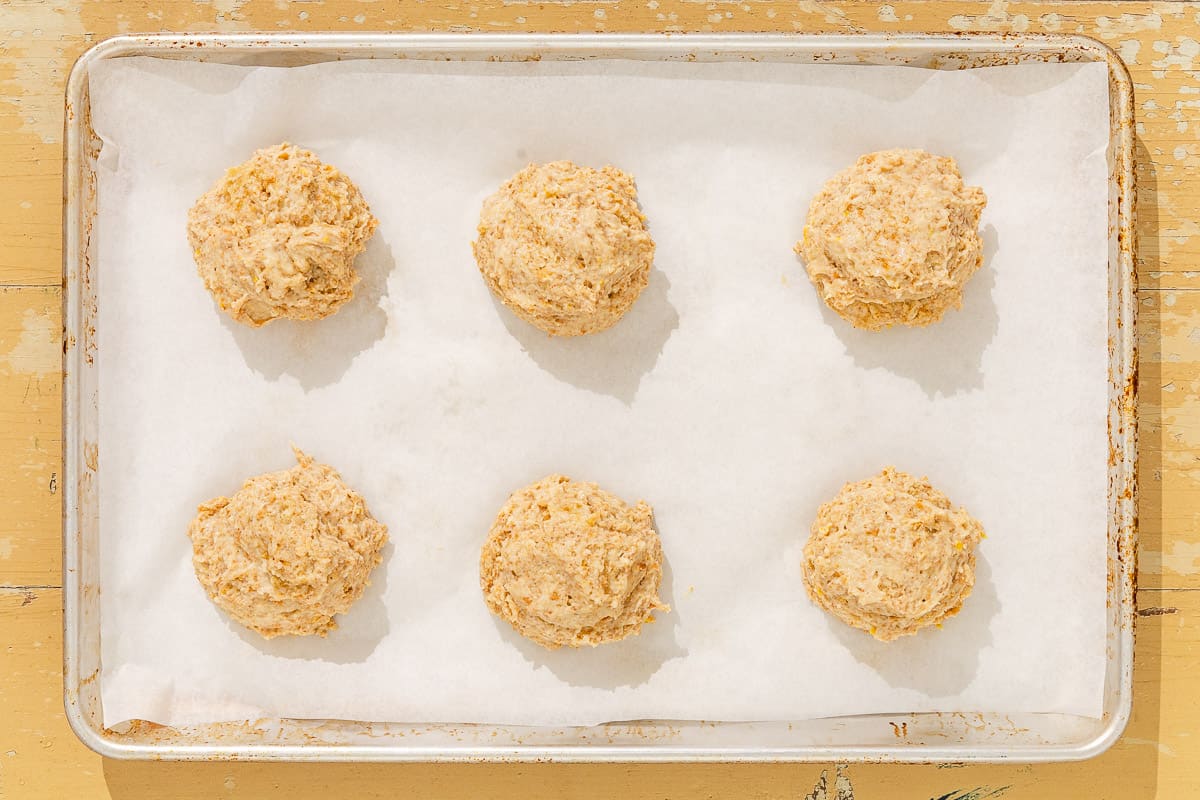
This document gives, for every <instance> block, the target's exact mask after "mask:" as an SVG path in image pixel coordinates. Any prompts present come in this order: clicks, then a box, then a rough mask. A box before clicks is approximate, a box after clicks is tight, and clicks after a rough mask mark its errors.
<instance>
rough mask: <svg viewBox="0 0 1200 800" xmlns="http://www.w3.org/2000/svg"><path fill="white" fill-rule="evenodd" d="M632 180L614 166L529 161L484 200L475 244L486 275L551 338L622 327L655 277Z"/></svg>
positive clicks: (510, 304)
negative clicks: (651, 277)
mask: <svg viewBox="0 0 1200 800" xmlns="http://www.w3.org/2000/svg"><path fill="white" fill-rule="evenodd" d="M645 219H646V218H645V217H644V216H642V212H641V211H640V210H639V209H638V204H637V189H636V188H635V187H634V184H633V178H631V177H630V176H629V175H626V174H625V173H624V172H622V171H621V170H619V169H617V168H616V167H604V168H602V169H592V168H590V167H579V166H576V165H575V164H572V163H571V162H570V161H555V162H553V163H550V164H541V165H537V164H530V165H529V166H528V167H526V168H525V169H523V170H521V171H520V172H518V173H517V174H516V175H515V176H513V178H512V179H511V180H509V181H508V183H506V184H504V185H503V186H501V187H500V189H499V190H498V191H497V192H496V193H495V194H493V195H492V196H491V197H489V198H488V199H487V200H485V201H484V202H483V211H482V213H481V214H480V215H479V239H478V241H476V242H474V243H473V244H472V248H473V249H474V251H475V260H476V262H478V264H479V271H480V272H481V273H482V274H483V279H484V280H485V281H487V285H488V287H489V288H491V290H492V292H493V293H494V294H495V295H496V297H498V298H500V300H501V301H502V302H503V303H504V305H506V306H508V307H509V308H510V309H512V311H513V313H515V314H516V315H517V316H518V317H520V318H521V319H523V320H525V321H526V322H528V323H530V324H531V325H535V326H537V327H538V328H541V329H542V330H543V331H545V332H546V333H549V334H550V335H552V336H580V335H583V334H586V333H596V332H598V331H602V330H605V329H607V328H610V327H612V326H613V325H615V324H616V322H617V320H619V319H620V318H621V315H622V314H624V313H625V312H626V311H628V310H629V307H630V306H632V305H633V301H634V300H637V298H638V295H639V294H641V292H642V289H644V288H645V287H646V281H647V280H648V279H649V276H650V267H651V265H652V263H653V261H654V240H653V239H651V238H650V234H649V233H647V232H646V226H645Z"/></svg>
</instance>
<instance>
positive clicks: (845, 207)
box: [795, 150, 987, 330]
mask: <svg viewBox="0 0 1200 800" xmlns="http://www.w3.org/2000/svg"><path fill="white" fill-rule="evenodd" d="M985 205H987V197H986V196H985V195H984V193H983V190H982V189H980V188H979V187H978V186H964V185H963V181H962V175H961V174H959V171H958V165H957V164H956V163H955V161H954V159H952V158H946V157H943V156H935V155H930V154H929V153H926V152H924V151H922V150H883V151H880V152H877V153H869V154H867V155H865V156H862V157H861V158H859V159H858V161H857V163H855V164H854V166H852V167H850V168H849V169H846V170H844V171H842V172H840V173H838V175H836V176H835V177H834V178H833V179H832V180H830V181H829V182H828V183H826V184H825V187H824V188H823V189H822V190H821V191H820V193H818V194H817V196H816V197H815V198H814V199H813V201H812V205H811V206H809V209H808V219H807V220H806V221H805V225H804V238H803V239H802V240H801V241H800V242H798V243H797V244H796V248H795V249H796V252H797V253H799V254H801V255H802V256H803V257H804V262H805V267H806V269H807V270H808V275H809V277H810V278H812V282H813V283H814V284H815V285H816V287H817V291H818V292H819V293H820V295H821V298H822V299H823V300H824V301H825V302H826V303H827V304H828V305H829V307H830V308H831V309H833V310H834V311H835V312H837V313H838V315H840V316H841V317H842V318H843V319H845V320H846V321H847V322H849V323H850V324H852V325H854V326H855V327H857V328H866V329H868V330H880V329H882V328H887V327H889V326H892V325H913V326H925V325H929V324H931V323H934V322H937V321H938V320H940V319H941V318H942V315H943V314H945V313H946V311H947V310H948V309H951V308H959V307H961V306H962V291H963V286H964V284H966V282H967V279H968V278H970V277H971V276H972V275H973V274H975V271H976V270H978V269H979V267H980V265H981V264H982V263H983V242H982V240H981V239H980V238H979V217H980V215H981V214H982V213H983V207H984V206H985Z"/></svg>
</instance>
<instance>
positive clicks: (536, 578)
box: [479, 475, 669, 649]
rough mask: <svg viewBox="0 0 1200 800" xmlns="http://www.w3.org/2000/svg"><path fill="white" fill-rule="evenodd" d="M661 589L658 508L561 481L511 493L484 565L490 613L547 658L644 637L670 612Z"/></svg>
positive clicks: (481, 579)
mask: <svg viewBox="0 0 1200 800" xmlns="http://www.w3.org/2000/svg"><path fill="white" fill-rule="evenodd" d="M661 581H662V545H661V543H660V542H659V539H658V533H657V532H656V531H655V530H654V524H653V520H652V512H651V510H650V506H648V505H646V503H645V502H638V504H637V505H635V506H629V505H627V504H626V503H625V502H624V501H622V500H621V499H620V498H618V497H616V496H615V495H612V494H610V493H608V492H606V491H604V490H603V489H601V488H600V487H599V486H597V485H596V484H594V483H582V482H579V481H573V480H571V479H570V478H566V477H564V476H562V475H551V476H549V477H547V478H544V479H542V480H540V481H538V482H537V483H533V484H530V485H529V486H526V487H525V488H523V489H519V490H518V491H516V492H513V493H512V495H511V496H510V497H509V498H508V502H507V503H506V504H505V505H504V508H502V509H501V510H500V513H499V514H498V515H497V516H496V521H495V522H494V523H493V524H492V529H491V532H490V534H489V535H488V538H487V542H486V543H485V544H484V545H483V551H482V553H481V555H480V559H479V583H480V587H481V588H482V589H483V598H484V601H485V602H486V603H487V606H488V608H489V609H491V611H492V613H493V614H496V615H497V616H498V617H500V618H502V619H504V620H506V621H507V622H508V623H509V624H510V625H512V626H513V628H515V629H516V631H517V632H518V633H520V634H521V635H522V636H525V637H527V638H528V639H531V640H532V641H534V642H537V643H538V644H540V645H541V646H542V647H546V648H549V649H556V648H558V647H560V646H562V645H568V646H570V647H579V646H581V645H592V646H595V645H598V644H602V643H604V642H615V641H617V640H619V639H624V638H626V637H627V636H633V635H634V634H636V633H638V632H639V631H640V630H641V627H642V624H643V623H645V622H650V621H653V617H652V613H653V612H654V611H655V610H661V611H668V610H669V609H668V607H667V606H666V604H664V603H663V602H662V601H661V600H660V599H659V597H658V588H659V584H660V583H661Z"/></svg>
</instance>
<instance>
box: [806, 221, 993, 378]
mask: <svg viewBox="0 0 1200 800" xmlns="http://www.w3.org/2000/svg"><path fill="white" fill-rule="evenodd" d="M982 238H983V266H982V267H980V268H979V271H978V272H976V273H975V274H974V275H972V276H971V278H970V280H968V281H967V285H966V286H965V287H964V288H963V304H962V308H960V309H957V310H955V309H951V310H949V311H947V312H946V314H945V316H943V317H942V319H941V321H939V322H935V323H933V324H932V325H930V326H928V327H925V328H910V327H908V326H905V325H896V326H894V327H891V328H887V329H885V330H882V331H867V330H861V329H859V328H855V327H854V326H852V325H851V324H850V323H849V322H846V321H845V320H844V319H842V318H841V317H839V316H838V315H837V313H835V312H834V311H833V310H831V309H830V308H829V306H827V305H825V303H824V301H822V302H821V314H822V315H823V316H824V317H825V321H826V322H827V323H828V324H829V326H830V327H831V328H832V329H833V330H834V332H835V333H836V334H837V336H838V338H839V339H841V340H842V344H843V345H845V347H846V352H847V353H849V354H850V356H851V357H852V358H853V359H854V363H855V364H857V365H858V366H859V367H862V368H865V369H874V368H877V367H880V368H883V369H886V370H888V371H889V372H892V373H894V374H896V375H900V376H903V377H906V378H910V379H911V380H913V381H915V382H916V383H918V384H920V386H921V388H922V389H924V390H925V393H926V394H927V395H929V396H930V397H936V396H937V395H943V396H947V397H949V396H950V395H954V394H957V393H959V392H962V391H966V390H969V389H978V388H980V387H982V386H983V372H982V371H981V369H980V362H981V361H982V358H983V351H984V350H985V349H986V348H987V346H988V344H989V343H990V342H991V341H992V339H993V338H995V336H996V330H997V328H998V326H999V315H998V314H997V312H996V303H995V300H993V298H992V290H993V289H994V288H995V285H996V272H995V269H994V267H993V266H992V262H993V260H994V257H995V255H996V251H997V250H998V244H997V240H996V229H995V228H994V227H992V226H991V225H988V226H987V227H985V228H984V229H983V231H982Z"/></svg>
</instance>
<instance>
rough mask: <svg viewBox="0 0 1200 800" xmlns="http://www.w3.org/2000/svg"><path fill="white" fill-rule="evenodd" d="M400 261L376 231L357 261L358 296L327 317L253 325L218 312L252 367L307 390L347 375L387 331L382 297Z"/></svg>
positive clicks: (265, 376) (260, 372)
mask: <svg viewBox="0 0 1200 800" xmlns="http://www.w3.org/2000/svg"><path fill="white" fill-rule="evenodd" d="M395 263H396V262H395V259H394V258H393V257H392V249H391V247H389V246H388V244H387V242H385V241H384V240H383V237H382V236H380V235H379V233H378V232H376V234H375V235H374V236H373V237H371V241H370V242H369V243H368V244H367V249H366V250H365V251H363V252H362V253H360V254H359V256H358V258H357V259H356V260H355V262H354V266H355V268H356V269H357V270H358V274H359V276H360V280H359V282H358V285H357V286H355V287H354V297H353V299H351V300H350V302H348V303H346V304H345V305H343V306H342V307H341V308H339V309H338V310H337V311H336V312H335V313H334V314H333V315H332V316H329V317H326V318H325V319H318V320H309V321H300V320H292V319H277V320H275V321H274V322H269V323H267V324H266V325H264V326H263V327H261V328H251V327H250V326H248V325H243V324H242V323H240V322H236V321H235V320H233V319H230V317H229V315H228V314H226V313H225V312H223V311H221V310H220V309H218V308H216V307H215V305H214V311H215V312H216V313H217V314H219V315H220V317H221V323H222V324H223V325H224V326H225V327H226V328H227V329H228V330H229V331H230V333H232V334H233V338H234V341H236V342H237V345H238V347H239V348H240V349H241V351H242V356H243V357H244V358H245V359H246V364H247V366H249V367H250V368H251V369H253V370H254V371H255V372H257V373H259V374H260V375H262V376H263V377H264V378H266V379H267V380H272V381H273V380H278V379H279V377H280V376H281V375H283V374H285V373H286V374H288V375H291V376H293V377H295V378H296V380H297V381H299V382H300V385H301V386H302V387H303V388H304V390H305V391H308V390H310V389H316V388H320V387H322V386H328V385H329V384H331V383H334V382H336V381H337V380H338V379H339V378H341V377H342V375H344V374H345V372H346V370H347V369H349V368H350V364H351V363H352V362H353V361H354V358H355V356H357V355H358V354H359V353H361V352H363V351H364V350H367V349H369V348H370V347H371V345H373V344H375V342H377V341H378V340H379V339H380V338H381V337H382V336H383V332H384V330H385V329H386V328H387V312H386V311H384V310H383V309H382V308H380V307H379V301H380V299H382V298H383V296H384V295H385V294H386V293H387V280H388V274H389V273H390V272H391V271H392V269H393V267H394V266H395Z"/></svg>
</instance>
